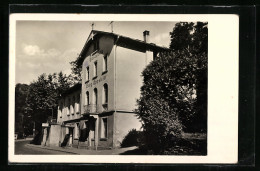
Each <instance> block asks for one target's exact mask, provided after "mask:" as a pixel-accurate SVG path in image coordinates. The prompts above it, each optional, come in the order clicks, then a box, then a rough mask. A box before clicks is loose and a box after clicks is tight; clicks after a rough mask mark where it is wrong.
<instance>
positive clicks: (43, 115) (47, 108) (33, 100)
mask: <svg viewBox="0 0 260 171" xmlns="http://www.w3.org/2000/svg"><path fill="white" fill-rule="evenodd" d="M73 83H74V80H73V78H72V77H71V76H70V75H69V76H66V75H64V74H63V73H62V72H60V73H58V74H57V73H53V74H49V75H46V74H42V75H40V76H39V77H38V79H37V80H36V81H33V82H32V83H31V84H30V85H22V84H17V85H16V92H15V93H16V98H15V102H16V103H15V107H16V116H17V117H16V121H15V123H16V131H18V132H19V131H23V130H22V127H24V128H25V130H24V133H25V134H26V135H31V134H32V130H33V127H34V124H35V128H36V130H38V131H40V130H41V124H42V123H43V122H46V121H47V119H48V117H52V116H53V117H54V118H55V117H56V116H57V106H58V99H59V97H60V95H61V93H62V92H64V91H66V90H67V89H68V88H69V87H71V86H72V85H73ZM24 89H25V90H24Z"/></svg>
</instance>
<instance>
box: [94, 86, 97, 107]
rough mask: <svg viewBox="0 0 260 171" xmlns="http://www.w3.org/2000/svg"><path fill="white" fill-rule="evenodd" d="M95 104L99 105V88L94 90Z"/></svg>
mask: <svg viewBox="0 0 260 171" xmlns="http://www.w3.org/2000/svg"><path fill="white" fill-rule="evenodd" d="M93 102H94V104H95V105H97V102H98V92H97V88H95V89H94V99H93Z"/></svg>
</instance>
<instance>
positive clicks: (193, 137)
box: [122, 133, 207, 155]
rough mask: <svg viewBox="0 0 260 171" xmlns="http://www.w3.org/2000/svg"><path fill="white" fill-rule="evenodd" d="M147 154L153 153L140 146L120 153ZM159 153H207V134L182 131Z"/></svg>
mask: <svg viewBox="0 0 260 171" xmlns="http://www.w3.org/2000/svg"><path fill="white" fill-rule="evenodd" d="M148 154H153V153H152V152H151V151H149V150H146V149H144V148H142V147H139V148H138V149H135V150H131V151H126V152H124V153H122V155H148ZM159 155H207V135H206V134H205V133H204V134H203V133H184V134H182V137H181V138H178V139H175V140H173V142H172V144H171V145H170V146H169V147H168V148H166V149H164V151H163V152H162V153H160V154H159Z"/></svg>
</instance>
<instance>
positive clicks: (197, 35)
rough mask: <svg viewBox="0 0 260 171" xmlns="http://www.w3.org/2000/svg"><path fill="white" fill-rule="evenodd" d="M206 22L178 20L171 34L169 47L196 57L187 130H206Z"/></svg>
mask: <svg viewBox="0 0 260 171" xmlns="http://www.w3.org/2000/svg"><path fill="white" fill-rule="evenodd" d="M207 26H208V23H207V22H205V23H203V22H197V23H193V22H191V23H188V22H180V23H177V24H176V25H175V27H174V28H173V31H172V32H171V33H170V35H171V43H170V48H171V49H173V50H174V51H188V53H190V54H191V56H192V57H193V58H194V57H196V71H195V72H194V74H195V77H196V95H197V98H196V108H195V109H194V110H195V114H194V115H193V118H192V119H191V120H189V122H187V120H186V119H185V118H183V120H185V121H186V124H185V125H186V128H187V130H188V131H202V132H206V131H207V124H206V123H207V81H208V75H207V73H208V58H207V57H208V56H207V54H208V27H207Z"/></svg>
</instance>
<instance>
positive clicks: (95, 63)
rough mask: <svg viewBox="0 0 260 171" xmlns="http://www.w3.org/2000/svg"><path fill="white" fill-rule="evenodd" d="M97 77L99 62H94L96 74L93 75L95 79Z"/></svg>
mask: <svg viewBox="0 0 260 171" xmlns="http://www.w3.org/2000/svg"><path fill="white" fill-rule="evenodd" d="M96 76H97V61H96V62H94V73H93V77H94V78H95V77H96Z"/></svg>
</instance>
